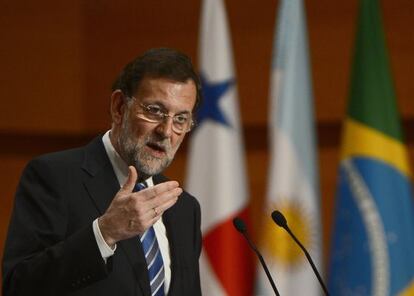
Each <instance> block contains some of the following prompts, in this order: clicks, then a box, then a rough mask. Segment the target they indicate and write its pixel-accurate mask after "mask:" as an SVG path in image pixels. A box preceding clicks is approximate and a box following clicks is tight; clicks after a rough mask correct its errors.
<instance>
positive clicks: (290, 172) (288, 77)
mask: <svg viewBox="0 0 414 296" xmlns="http://www.w3.org/2000/svg"><path fill="white" fill-rule="evenodd" d="M274 40H275V44H274V51H275V53H274V57H273V65H272V73H271V89H270V104H271V108H270V114H269V116H270V150H271V162H270V172H269V178H268V193H267V202H266V214H265V216H266V218H265V221H264V223H263V224H264V227H263V229H264V233H263V235H262V248H263V250H264V252H263V253H264V254H263V255H264V257H265V258H266V260H268V262H269V270H270V272H271V274H272V275H273V277H274V278H275V282H276V285H277V287H278V290H279V292H280V294H281V295H320V293H321V288H320V286H319V283H318V281H317V279H316V277H315V275H314V274H313V272H312V269H311V267H310V266H309V264H308V262H307V260H306V257H305V256H304V254H303V253H302V251H301V250H300V249H299V247H298V246H297V245H296V244H295V243H294V242H293V241H292V239H291V238H290V237H289V236H288V234H287V233H286V232H285V231H284V230H283V229H281V228H278V227H277V226H276V225H275V224H274V222H273V221H272V220H271V219H270V214H271V212H272V211H273V210H275V209H278V210H279V211H281V212H282V213H283V214H284V215H285V217H286V219H287V222H288V225H289V227H290V228H291V229H292V231H293V232H294V233H295V234H296V236H297V237H298V238H299V240H300V241H301V242H302V243H303V244H304V246H305V247H306V248H307V249H308V250H309V253H310V254H311V256H312V258H313V259H314V262H315V264H316V266H317V267H318V269H319V270H320V268H321V267H322V264H321V254H320V253H321V252H320V246H321V243H320V233H321V228H320V215H319V190H318V173H317V165H316V154H315V135H314V114H313V97H312V87H311V77H310V69H309V68H310V66H309V57H308V43H307V33H306V17H305V11H304V5H303V2H302V0H281V2H280V8H279V14H278V23H277V29H276V38H275V39H274ZM256 292H257V294H258V295H271V294H272V293H273V292H272V290H271V286H270V284H269V283H268V281H267V278H266V275H265V273H264V272H263V271H262V270H261V269H260V271H259V275H258V282H257V286H256Z"/></svg>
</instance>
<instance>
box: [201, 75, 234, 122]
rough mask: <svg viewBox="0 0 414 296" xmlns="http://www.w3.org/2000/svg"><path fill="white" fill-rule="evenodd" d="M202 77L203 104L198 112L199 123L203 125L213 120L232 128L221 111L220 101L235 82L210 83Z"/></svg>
mask: <svg viewBox="0 0 414 296" xmlns="http://www.w3.org/2000/svg"><path fill="white" fill-rule="evenodd" d="M200 77H201V86H202V90H203V97H204V98H203V102H202V104H201V105H200V108H199V109H198V112H197V123H198V125H201V123H202V122H203V121H204V120H208V119H209V120H212V121H215V122H217V123H220V124H223V125H225V126H230V122H229V121H228V120H227V118H226V116H225V115H224V113H223V111H222V110H221V109H220V106H219V100H220V99H221V98H222V97H223V96H224V94H225V93H226V92H227V90H228V89H229V87H230V86H231V85H232V84H233V80H226V81H222V82H216V83H213V82H210V81H207V79H205V77H204V75H202V74H201V75H200Z"/></svg>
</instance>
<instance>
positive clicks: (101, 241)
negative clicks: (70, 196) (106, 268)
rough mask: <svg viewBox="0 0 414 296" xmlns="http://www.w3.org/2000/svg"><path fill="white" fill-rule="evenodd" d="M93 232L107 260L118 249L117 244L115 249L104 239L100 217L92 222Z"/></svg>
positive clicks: (104, 258)
mask: <svg viewBox="0 0 414 296" xmlns="http://www.w3.org/2000/svg"><path fill="white" fill-rule="evenodd" d="M92 228H93V234H94V235H95V240H96V243H97V244H98V248H99V251H100V252H101V256H102V259H103V260H104V261H105V263H106V260H107V259H108V258H109V257H111V256H113V255H114V253H115V250H116V244H115V247H114V248H113V249H111V247H110V246H108V244H107V243H106V241H105V240H104V238H103V236H102V233H101V229H99V224H98V218H96V219H95V220H94V221H93V223H92Z"/></svg>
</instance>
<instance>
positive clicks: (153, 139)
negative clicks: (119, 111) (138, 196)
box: [118, 118, 181, 180]
mask: <svg viewBox="0 0 414 296" xmlns="http://www.w3.org/2000/svg"><path fill="white" fill-rule="evenodd" d="M132 136H133V132H131V125H130V124H129V120H128V119H127V118H124V120H123V122H122V128H121V132H120V135H119V138H118V146H119V147H120V149H121V151H122V158H123V159H124V160H125V162H126V163H127V164H128V165H132V166H134V167H135V168H136V170H137V172H138V177H139V179H142V180H144V179H146V178H148V177H150V176H153V175H156V174H159V173H161V172H162V171H163V170H164V169H166V168H167V167H168V166H169V165H170V164H171V162H172V161H173V159H174V156H175V153H176V152H177V150H178V148H179V147H180V144H181V142H179V143H178V144H177V145H176V147H172V145H171V140H170V138H164V137H162V136H161V135H159V134H157V133H155V132H153V133H150V134H148V135H147V136H145V137H140V138H138V139H134V138H133V137H132ZM152 149H156V150H159V151H162V152H163V153H162V154H163V156H155V155H153V154H152V153H151V150H152Z"/></svg>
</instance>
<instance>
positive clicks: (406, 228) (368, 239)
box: [328, 0, 414, 296]
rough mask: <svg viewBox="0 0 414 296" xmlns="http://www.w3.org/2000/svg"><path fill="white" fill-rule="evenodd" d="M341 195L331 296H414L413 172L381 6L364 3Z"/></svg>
mask: <svg viewBox="0 0 414 296" xmlns="http://www.w3.org/2000/svg"><path fill="white" fill-rule="evenodd" d="M342 141H343V143H342V145H343V147H342V154H341V163H340V168H339V182H338V189H337V190H338V191H337V197H336V209H335V213H336V218H335V224H334V232H333V239H332V250H331V262H330V279H329V285H328V287H329V290H330V291H331V293H332V295H373V296H380V295H381V296H382V295H384V296H385V295H414V205H413V195H412V172H411V170H410V168H409V165H408V163H409V160H408V155H407V148H406V147H405V145H404V143H403V136H402V130H401V126H400V118H399V114H398V108H397V104H396V99H395V94H394V89H393V84H392V79H391V74H390V69H389V65H388V57H387V51H386V45H385V38H384V33H383V31H382V24H381V19H380V8H379V5H378V3H377V1H376V0H362V1H360V14H359V22H358V31H357V38H356V47H355V57H354V65H353V72H352V81H351V92H350V100H349V105H348V116H347V118H346V120H345V124H344V134H343V139H342Z"/></svg>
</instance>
